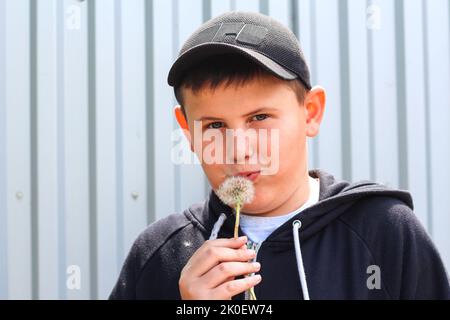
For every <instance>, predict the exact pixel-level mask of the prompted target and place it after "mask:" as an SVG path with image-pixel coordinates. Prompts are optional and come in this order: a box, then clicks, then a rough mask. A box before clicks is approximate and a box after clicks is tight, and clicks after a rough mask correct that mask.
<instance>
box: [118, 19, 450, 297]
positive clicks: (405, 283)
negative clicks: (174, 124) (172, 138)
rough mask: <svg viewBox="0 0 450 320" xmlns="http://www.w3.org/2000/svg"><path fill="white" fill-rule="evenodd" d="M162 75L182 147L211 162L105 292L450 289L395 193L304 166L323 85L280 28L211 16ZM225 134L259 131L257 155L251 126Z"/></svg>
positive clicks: (399, 292) (404, 292) (426, 292)
mask: <svg viewBox="0 0 450 320" xmlns="http://www.w3.org/2000/svg"><path fill="white" fill-rule="evenodd" d="M168 82H169V84H170V85H171V86H173V87H174V89H175V95H176V97H177V100H178V102H179V103H180V105H179V106H177V107H176V109H175V114H176V118H177V121H178V123H179V124H180V127H181V128H183V129H184V131H185V134H186V137H187V138H188V140H189V142H190V144H191V150H192V151H193V152H195V153H196V154H197V156H199V157H200V159H202V156H204V155H205V152H202V150H203V148H205V147H208V148H209V151H211V152H210V155H211V157H213V158H214V160H215V161H210V160H211V159H206V158H205V159H202V160H201V165H202V168H203V170H204V172H205V174H206V176H207V178H208V180H209V183H210V185H211V187H212V191H211V193H210V195H209V198H208V199H207V200H206V201H205V202H204V203H200V204H195V205H192V206H191V207H190V208H188V209H187V210H185V211H184V212H183V213H182V214H174V215H170V216H168V217H166V218H164V219H162V220H160V221H157V222H155V223H153V224H152V225H150V226H149V227H148V228H147V229H146V230H145V231H144V232H143V233H142V234H141V235H140V236H139V237H138V239H137V240H136V242H135V243H134V245H133V247H132V249H131V252H130V253H129V255H128V258H127V259H126V261H125V264H124V266H123V269H122V271H121V274H120V277H119V279H118V282H117V284H116V286H115V288H114V289H113V291H112V293H111V296H110V298H111V299H180V298H181V299H244V298H249V296H250V295H249V294H248V293H249V292H250V291H249V289H250V288H254V294H255V295H256V298H257V299H448V298H449V297H450V287H449V281H448V278H447V275H446V272H445V269H444V266H443V264H442V261H441V259H440V257H439V254H438V252H437V251H436V248H435V247H434V245H433V243H432V241H431V240H430V238H429V237H428V236H427V234H426V232H425V230H424V229H423V227H422V226H421V224H420V223H419V221H418V220H417V219H416V217H415V216H414V213H413V211H412V209H413V204H412V199H411V196H410V194H409V193H408V192H406V191H400V190H394V189H389V188H387V187H385V186H383V185H380V184H375V183H370V182H367V181H364V182H359V183H354V184H350V183H348V182H346V181H336V180H335V179H334V177H333V176H332V175H331V174H328V173H326V172H325V171H322V170H310V171H309V170H308V165H307V159H308V154H307V143H306V141H307V140H306V139H307V137H314V136H316V135H317V134H318V132H319V126H320V123H321V121H322V117H323V113H324V109H325V92H324V90H323V89H322V88H320V87H314V88H312V87H311V83H310V77H309V70H308V66H307V64H306V62H305V59H304V57H303V54H302V52H301V49H300V47H299V43H298V41H297V39H296V38H295V36H294V35H293V33H292V32H290V31H289V30H288V29H287V28H286V27H284V26H282V25H281V24H280V23H278V22H277V21H275V20H273V19H271V18H269V17H267V16H264V15H261V14H256V13H243V12H231V13H226V14H224V15H221V16H219V17H216V18H215V19H212V20H210V21H208V22H206V23H205V24H204V25H202V26H201V27H200V29H198V30H197V31H196V32H195V33H194V34H193V35H191V37H190V38H189V39H188V40H187V41H186V43H185V45H184V46H183V48H182V49H181V52H180V55H179V57H178V59H177V61H176V62H175V63H174V65H173V66H172V69H171V70H170V73H169V77H168ZM230 131H231V132H232V133H234V134H235V135H233V136H232V140H233V141H234V139H235V138H239V137H242V134H244V135H245V134H246V133H247V132H249V131H253V132H256V133H258V134H259V133H260V132H266V133H268V132H269V133H270V134H269V135H268V138H267V135H266V136H265V137H266V138H267V139H266V142H267V141H270V143H269V147H268V148H266V149H268V151H269V152H268V153H267V154H265V155H264V156H261V153H262V149H264V148H263V147H262V146H261V144H260V142H261V141H263V140H264V139H263V135H246V136H245V141H244V143H240V144H239V143H237V144H236V145H232V147H229V144H228V142H224V141H225V140H226V139H225V138H224V139H221V138H220V135H222V136H224V135H227V137H229V135H228V133H229V132H230ZM199 135H200V136H205V135H211V136H214V137H215V140H216V141H215V142H218V143H215V144H214V147H211V144H210V145H207V144H206V143H205V141H204V140H205V139H202V138H201V137H200V138H199ZM219 138H220V139H219ZM211 148H212V150H211ZM205 150H206V148H205ZM211 157H210V158H211ZM221 160H223V161H221ZM236 176H240V177H243V178H244V179H248V180H250V181H251V182H252V185H253V187H254V195H253V197H252V199H251V202H250V203H248V204H245V206H244V207H243V209H242V210H243V211H242V215H241V223H240V228H239V235H240V236H241V237H239V238H234V237H233V230H234V223H235V215H234V212H235V211H234V208H232V207H230V206H227V205H225V203H224V202H223V201H222V199H220V198H219V197H218V195H217V194H218V192H217V190H218V189H219V188H220V187H221V185H222V184H223V182H224V181H225V180H226V179H229V178H232V177H236ZM247 248H249V249H247Z"/></svg>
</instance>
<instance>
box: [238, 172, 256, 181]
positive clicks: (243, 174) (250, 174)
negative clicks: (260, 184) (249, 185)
mask: <svg viewBox="0 0 450 320" xmlns="http://www.w3.org/2000/svg"><path fill="white" fill-rule="evenodd" d="M260 174H261V171H260V170H259V171H245V172H239V173H238V174H237V175H236V176H241V177H245V178H247V179H249V180H251V181H253V182H254V181H256V179H257V178H258V177H259V175H260Z"/></svg>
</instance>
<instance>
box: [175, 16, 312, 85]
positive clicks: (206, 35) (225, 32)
mask: <svg viewBox="0 0 450 320" xmlns="http://www.w3.org/2000/svg"><path fill="white" fill-rule="evenodd" d="M224 54H239V55H242V56H243V57H247V58H249V59H250V60H252V61H254V62H255V63H258V64H259V65H261V66H262V67H263V68H265V69H266V70H267V71H269V72H271V73H272V74H274V75H275V76H277V77H279V78H281V79H285V80H293V79H300V80H301V82H302V83H303V84H304V85H305V87H306V88H307V89H308V90H309V89H311V80H310V73H309V68H308V65H307V63H306V61H305V58H304V55H303V52H302V50H301V48H300V43H299V41H298V40H297V38H296V37H295V35H294V33H293V32H292V31H291V30H289V29H288V28H287V27H285V26H284V25H282V24H281V23H280V22H278V21H276V20H275V19H273V18H271V17H268V16H266V15H263V14H260V13H256V12H240V11H232V12H227V13H224V14H222V15H220V16H218V17H216V18H213V19H211V20H209V21H207V22H205V23H204V24H203V25H201V26H200V28H199V29H197V30H196V31H195V32H194V33H193V34H192V35H191V36H190V37H189V38H188V39H187V40H186V42H185V43H184V45H183V47H182V48H181V50H180V53H179V55H178V58H177V60H176V61H175V62H174V63H173V65H172V68H171V69H170V71H169V76H168V79H167V82H168V84H169V85H170V86H172V87H176V86H177V85H178V84H179V83H180V81H181V80H182V79H183V76H184V74H185V73H186V72H187V71H188V70H189V69H190V68H191V67H193V66H195V65H197V64H199V63H201V61H202V60H204V59H206V58H209V57H211V56H214V55H224Z"/></svg>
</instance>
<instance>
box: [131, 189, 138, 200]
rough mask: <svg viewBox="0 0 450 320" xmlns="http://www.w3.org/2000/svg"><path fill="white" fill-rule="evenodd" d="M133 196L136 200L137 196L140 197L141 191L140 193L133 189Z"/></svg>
mask: <svg viewBox="0 0 450 320" xmlns="http://www.w3.org/2000/svg"><path fill="white" fill-rule="evenodd" d="M131 197H132V198H133V199H134V200H137V198H139V193H138V192H137V191H133V192H132V193H131Z"/></svg>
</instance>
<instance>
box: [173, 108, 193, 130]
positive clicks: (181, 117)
mask: <svg viewBox="0 0 450 320" xmlns="http://www.w3.org/2000/svg"><path fill="white" fill-rule="evenodd" d="M173 111H174V112H175V118H176V119H177V122H178V124H179V126H180V128H181V129H183V130H189V126H188V123H187V120H186V117H185V116H184V114H183V111H182V110H181V106H180V105H177V106H175V108H174V110H173Z"/></svg>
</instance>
